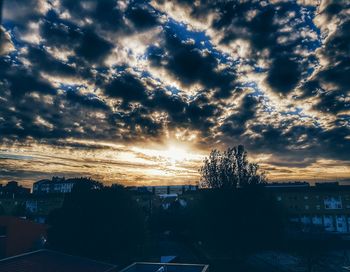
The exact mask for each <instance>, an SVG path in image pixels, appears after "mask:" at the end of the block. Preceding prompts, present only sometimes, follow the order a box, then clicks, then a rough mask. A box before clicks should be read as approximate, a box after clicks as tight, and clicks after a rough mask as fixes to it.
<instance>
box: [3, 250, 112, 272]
mask: <svg viewBox="0 0 350 272" xmlns="http://www.w3.org/2000/svg"><path fill="white" fill-rule="evenodd" d="M0 271H4V272H5V271H6V272H47V271H52V272H115V271H117V270H116V266H115V265H112V264H107V263H103V262H97V261H94V260H90V259H86V258H82V257H76V256H71V255H67V254H63V253H59V252H56V251H51V250H38V251H33V252H29V253H26V254H22V255H17V256H14V257H10V258H6V259H3V260H0Z"/></svg>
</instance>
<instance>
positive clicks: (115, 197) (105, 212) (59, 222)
mask: <svg viewBox="0 0 350 272" xmlns="http://www.w3.org/2000/svg"><path fill="white" fill-rule="evenodd" d="M89 184H90V185H92V186H89ZM89 184H84V183H81V184H79V185H78V186H76V187H74V190H73V192H72V193H71V194H68V195H67V196H66V197H65V201H64V204H63V207H62V208H61V209H59V210H56V211H55V212H53V213H52V214H51V215H50V217H49V224H50V226H51V227H50V229H49V232H48V243H49V246H50V247H51V248H53V249H57V250H60V251H64V252H67V253H70V254H74V255H79V256H86V257H90V258H93V259H99V260H105V261H109V262H117V263H118V264H125V263H128V262H130V261H131V260H134V258H136V256H137V254H138V253H139V252H140V250H141V248H140V245H141V244H142V243H143V238H144V234H145V230H144V223H145V220H144V217H143V213H142V212H141V210H140V209H139V207H138V206H137V205H136V203H135V201H133V199H132V198H131V195H130V193H129V192H128V191H127V190H126V189H125V188H123V187H120V186H115V187H102V188H99V189H96V186H95V185H96V184H95V183H89ZM89 188H90V189H89Z"/></svg>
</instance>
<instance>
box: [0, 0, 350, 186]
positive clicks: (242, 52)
mask: <svg viewBox="0 0 350 272" xmlns="http://www.w3.org/2000/svg"><path fill="white" fill-rule="evenodd" d="M0 31H1V36H0V42H1V44H0V182H5V181H7V180H9V179H16V180H18V181H23V182H24V183H26V184H29V183H30V182H31V181H33V180H36V179H39V178H43V177H49V176H51V175H65V176H77V175H89V176H92V177H94V178H97V179H100V180H103V181H104V182H106V183H113V182H122V183H124V184H175V183H194V182H196V181H197V180H198V172H197V169H198V166H199V165H200V164H201V161H202V160H203V156H205V155H207V154H208V152H209V151H210V149H212V148H219V149H224V148H226V147H228V146H233V145H237V144H244V145H245V146H246V148H247V149H248V151H249V154H250V158H251V159H252V160H254V161H256V162H259V163H260V164H261V166H262V168H263V169H264V170H265V171H267V174H268V176H269V178H270V179H271V180H296V179H298V180H315V179H316V180H332V179H344V180H346V179H349V178H350V96H349V94H350V1H346V0H345V1H333V2H332V1H318V0H315V1H313V0H304V1H303V0H298V1H292V0H285V1H282V0H270V1H254V0H250V1H246V0H241V1H239V0H237V1H214V0H196V1H188V0H172V1H167V0H163V1H162V0H160V1H157V0H152V1H132V0H130V1H117V0H100V1H97V0H4V3H3V11H2V27H1V30H0Z"/></svg>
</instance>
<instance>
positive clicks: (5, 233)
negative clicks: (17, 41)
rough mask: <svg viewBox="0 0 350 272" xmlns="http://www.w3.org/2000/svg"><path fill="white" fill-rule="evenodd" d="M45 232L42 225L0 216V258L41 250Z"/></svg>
mask: <svg viewBox="0 0 350 272" xmlns="http://www.w3.org/2000/svg"><path fill="white" fill-rule="evenodd" d="M46 231H47V226H46V225H43V224H37V223H35V222H33V221H30V220H26V219H22V218H19V217H15V216H0V258H4V257H10V256H14V255H18V254H22V253H25V252H28V251H32V250H35V249H38V248H42V247H43V245H44V244H45V242H46ZM0 271H2V270H1V269H0Z"/></svg>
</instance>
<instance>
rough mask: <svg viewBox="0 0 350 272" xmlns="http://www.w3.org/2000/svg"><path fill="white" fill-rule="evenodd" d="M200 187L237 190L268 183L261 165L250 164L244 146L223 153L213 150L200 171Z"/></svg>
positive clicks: (231, 148)
mask: <svg viewBox="0 0 350 272" xmlns="http://www.w3.org/2000/svg"><path fill="white" fill-rule="evenodd" d="M199 173H200V175H201V176H200V182H199V185H200V186H201V187H204V188H227V189H236V188H238V187H241V188H242V187H247V186H251V185H258V184H264V183H266V180H267V179H266V176H265V174H264V173H259V165H258V164H257V163H250V162H249V161H248V159H247V151H245V149H244V146H243V145H239V146H235V147H230V148H228V149H227V150H225V151H223V152H221V151H219V150H216V149H214V150H212V151H211V152H210V155H209V157H206V158H205V159H204V162H203V165H202V167H201V168H200V169H199Z"/></svg>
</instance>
